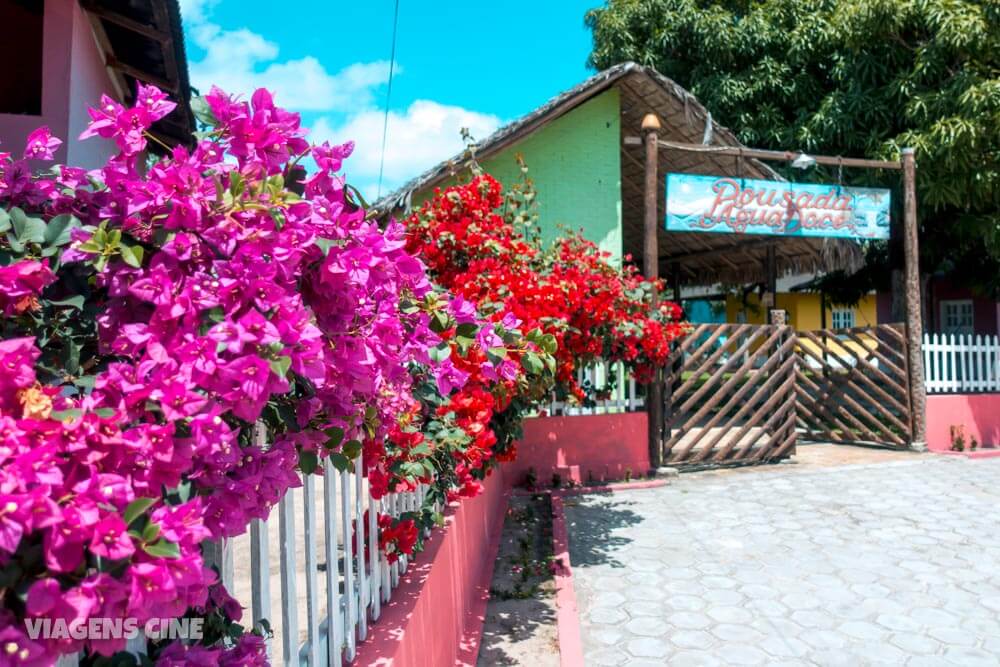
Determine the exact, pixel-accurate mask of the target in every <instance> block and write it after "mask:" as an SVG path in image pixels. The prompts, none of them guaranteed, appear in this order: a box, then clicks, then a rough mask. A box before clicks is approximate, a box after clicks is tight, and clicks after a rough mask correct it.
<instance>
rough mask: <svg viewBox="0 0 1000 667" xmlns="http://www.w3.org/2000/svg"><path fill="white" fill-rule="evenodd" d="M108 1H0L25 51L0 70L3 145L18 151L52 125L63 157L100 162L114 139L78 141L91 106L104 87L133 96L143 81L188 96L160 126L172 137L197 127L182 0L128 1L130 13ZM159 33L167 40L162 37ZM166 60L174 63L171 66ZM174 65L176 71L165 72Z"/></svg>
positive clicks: (0, 16) (3, 17) (124, 97)
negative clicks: (35, 132) (193, 116)
mask: <svg viewBox="0 0 1000 667" xmlns="http://www.w3.org/2000/svg"><path fill="white" fill-rule="evenodd" d="M106 4H107V5H108V7H117V6H118V5H121V3H106ZM104 5H105V3H102V2H89V3H87V4H86V7H87V9H84V7H83V6H81V3H80V2H79V1H78V0H26V1H17V0H8V1H5V2H3V3H0V21H2V22H3V25H4V28H5V33H7V34H10V35H15V36H16V37H14V44H11V45H9V46H12V47H13V48H14V49H15V51H16V52H19V53H22V54H24V55H23V58H24V61H25V62H24V65H23V66H22V67H17V68H9V69H10V70H11V71H9V72H0V150H4V151H9V152H11V153H14V154H15V155H17V154H19V153H20V152H21V150H22V149H23V147H24V143H25V138H26V137H27V135H28V134H29V133H30V132H31V131H32V130H34V129H35V128H37V127H39V126H42V125H47V126H48V127H49V129H50V130H51V131H52V133H53V134H54V135H55V136H57V137H59V138H60V139H62V140H63V142H64V143H63V145H62V146H61V147H60V148H59V151H58V152H57V153H56V161H57V162H59V163H66V164H73V165H79V166H82V167H97V166H99V165H100V164H102V163H103V162H104V161H105V160H106V159H107V158H108V157H109V156H110V155H111V154H112V153H113V152H114V146H113V145H112V144H110V143H109V142H103V141H99V140H90V141H84V142H80V141H76V139H77V137H79V135H80V133H81V132H82V131H83V130H84V128H85V127H86V124H87V122H88V120H89V116H88V115H87V108H88V107H90V106H95V105H97V104H98V102H99V100H100V97H101V95H102V94H105V93H106V94H108V95H110V96H111V97H113V98H115V99H117V100H119V101H121V102H124V103H128V102H130V101H131V99H132V97H133V96H134V93H135V85H136V81H137V80H138V81H144V82H149V83H155V84H157V85H160V86H161V87H165V88H167V89H168V92H169V93H170V94H171V95H173V96H174V97H175V99H178V100H179V101H181V102H182V104H181V106H180V108H179V111H175V112H174V113H173V114H171V116H172V117H173V118H171V119H170V123H169V124H168V125H169V127H165V128H161V131H160V132H159V134H161V136H163V138H164V139H165V140H166V141H167V143H178V141H182V140H183V139H184V138H185V135H186V133H188V132H189V130H190V129H191V128H192V127H193V121H191V118H190V110H189V108H188V105H187V102H188V99H189V96H190V92H189V87H188V82H187V63H186V59H185V58H184V53H183V39H182V37H181V30H180V16H179V12H178V9H177V6H176V0H170V1H167V2H163V1H158V0H147V2H145V3H144V2H141V1H140V2H133V3H127V4H126V5H124V7H126V8H127V11H132V12H133V14H132V15H128V14H121V13H118V12H119V11H126V9H122V8H118V9H110V8H105V6H104ZM144 5H148V7H145V6H144ZM127 26H128V27H127ZM130 28H131V29H130ZM151 36H152V37H151ZM157 36H161V37H162V38H163V39H164V40H167V41H165V42H164V43H157V42H156V40H155V39H154V37H157ZM143 41H147V42H149V44H144V43H143ZM157 49H159V50H157ZM149 54H153V55H152V56H150V55H149ZM39 59H40V63H39V62H38V60H39ZM128 60H131V61H132V62H131V63H129V62H127V61H128ZM160 60H162V61H163V63H160V62H159V61H160ZM167 61H171V62H172V63H173V64H172V65H171V66H169V67H168V66H166V64H167ZM168 72H170V73H175V74H176V76H174V77H173V78H172V79H171V77H170V76H165V75H166V74H168ZM171 139H172V141H171Z"/></svg>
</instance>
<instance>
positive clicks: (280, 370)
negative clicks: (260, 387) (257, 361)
mask: <svg viewBox="0 0 1000 667" xmlns="http://www.w3.org/2000/svg"><path fill="white" fill-rule="evenodd" d="M267 363H268V364H269V365H270V366H271V371H272V372H273V373H274V374H275V375H277V376H278V377H281V378H283V377H285V375H287V374H288V369H289V368H291V367H292V358H291V357H287V356H285V355H281V356H280V357H278V358H277V359H270V360H268V362H267Z"/></svg>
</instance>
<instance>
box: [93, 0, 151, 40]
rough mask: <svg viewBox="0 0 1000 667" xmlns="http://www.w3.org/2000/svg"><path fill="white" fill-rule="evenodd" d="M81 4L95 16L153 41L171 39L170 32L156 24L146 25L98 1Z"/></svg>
mask: <svg viewBox="0 0 1000 667" xmlns="http://www.w3.org/2000/svg"><path fill="white" fill-rule="evenodd" d="M80 4H81V5H83V8H84V9H85V10H86V11H87V12H89V13H91V14H93V15H95V16H99V17H101V18H102V19H104V20H105V21H107V22H109V23H114V24H115V25H118V26H121V27H122V28H125V29H126V30H129V31H131V32H134V33H138V34H140V35H142V36H143V37H148V38H150V39H152V40H153V41H156V42H160V43H163V42H166V41H168V40H171V37H170V33H167V32H164V31H163V30H160V29H159V28H158V27H156V26H151V25H146V24H145V23H141V22H139V21H136V20H135V19H132V18H129V17H128V16H125V15H123V14H119V13H118V12H115V11H112V10H110V9H108V8H107V7H104V6H102V5H99V4H97V3H96V2H92V1H85V2H81V3H80ZM157 4H159V3H155V2H154V3H153V5H154V6H155V5H157Z"/></svg>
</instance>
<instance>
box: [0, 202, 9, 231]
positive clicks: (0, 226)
mask: <svg viewBox="0 0 1000 667" xmlns="http://www.w3.org/2000/svg"><path fill="white" fill-rule="evenodd" d="M8 229H10V213H8V212H7V211H6V209H2V208H0V234H2V233H4V232H6V231H7V230H8Z"/></svg>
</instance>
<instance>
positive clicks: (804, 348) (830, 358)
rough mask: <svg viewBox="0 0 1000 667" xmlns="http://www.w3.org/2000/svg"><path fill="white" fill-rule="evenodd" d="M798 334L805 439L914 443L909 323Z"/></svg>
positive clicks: (801, 424)
mask: <svg viewBox="0 0 1000 667" xmlns="http://www.w3.org/2000/svg"><path fill="white" fill-rule="evenodd" d="M797 336H798V344H797V345H796V346H795V354H796V356H798V358H799V364H798V368H797V370H796V387H795V393H796V399H797V400H798V403H799V407H798V411H797V414H798V422H799V427H800V429H801V436H802V438H803V439H804V440H822V441H829V442H843V443H869V444H878V445H888V446H892V447H897V448H901V449H902V448H905V447H907V446H908V445H909V443H910V442H911V441H912V430H911V419H910V390H909V382H908V372H907V354H906V331H905V327H904V325H902V324H881V325H878V326H874V327H858V328H854V329H826V330H822V331H800V332H798V334H797Z"/></svg>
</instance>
